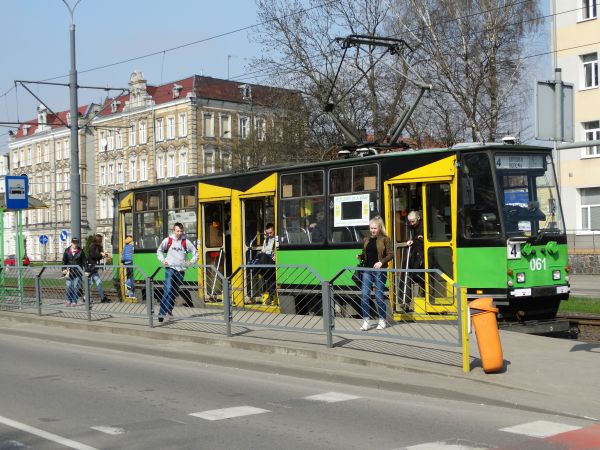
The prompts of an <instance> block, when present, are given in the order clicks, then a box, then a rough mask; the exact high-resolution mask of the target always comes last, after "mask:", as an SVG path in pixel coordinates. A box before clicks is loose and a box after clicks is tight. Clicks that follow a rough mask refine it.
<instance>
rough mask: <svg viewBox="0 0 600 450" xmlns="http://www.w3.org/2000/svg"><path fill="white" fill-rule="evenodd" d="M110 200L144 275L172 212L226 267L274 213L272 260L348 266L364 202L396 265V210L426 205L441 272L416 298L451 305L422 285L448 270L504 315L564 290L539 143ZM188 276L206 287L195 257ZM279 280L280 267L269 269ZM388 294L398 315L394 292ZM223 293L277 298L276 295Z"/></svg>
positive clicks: (303, 170)
mask: <svg viewBox="0 0 600 450" xmlns="http://www.w3.org/2000/svg"><path fill="white" fill-rule="evenodd" d="M367 154H368V156H359V155H367ZM117 203H118V212H119V214H118V215H116V219H115V220H116V221H117V223H116V226H115V232H116V237H117V238H118V249H119V251H120V249H122V247H123V241H124V238H125V236H126V235H127V234H131V235H133V237H134V242H135V246H136V253H135V264H136V265H139V267H141V268H142V269H143V271H144V272H145V273H147V274H152V273H154V272H155V270H156V268H157V267H158V261H157V259H156V255H155V252H156V248H157V246H158V245H159V243H160V240H161V239H162V238H163V237H164V236H166V235H167V234H168V233H169V231H170V229H171V228H172V225H173V223H174V222H182V223H183V224H184V226H185V229H186V233H187V237H188V239H192V240H193V241H194V242H197V246H198V249H199V253H200V263H202V264H207V265H213V266H215V267H217V268H218V270H219V271H220V272H221V273H222V274H223V275H224V276H226V277H227V276H230V275H231V274H232V273H234V272H235V271H236V269H237V268H238V267H240V265H244V264H250V263H251V261H252V260H253V258H254V256H255V255H256V252H257V251H258V250H259V249H260V246H261V244H262V232H263V229H264V226H265V224H267V223H269V222H273V223H275V225H276V231H277V234H278V236H279V249H278V252H277V265H295V264H303V265H309V266H311V267H313V268H314V270H315V271H316V272H318V273H319V274H320V275H321V277H323V278H324V279H331V278H332V277H334V276H335V274H336V273H338V272H339V270H340V269H341V268H342V267H344V266H354V265H356V254H357V250H358V249H359V248H360V246H361V243H362V240H363V238H364V236H366V235H367V234H368V222H369V220H370V218H372V217H373V216H375V215H380V216H381V217H382V218H383V219H384V221H385V224H386V228H387V230H388V234H389V235H390V238H391V239H392V242H393V243H394V248H395V256H396V257H395V259H394V262H393V266H394V267H396V268H403V267H404V266H405V259H406V256H405V255H404V252H405V249H406V246H405V244H404V243H405V242H406V241H407V240H408V238H409V237H408V230H409V226H408V222H407V215H408V212H409V211H412V210H415V211H420V212H421V216H422V218H423V227H424V250H425V252H424V253H425V269H433V268H436V269H439V270H440V271H441V272H443V273H444V274H445V275H446V276H447V277H446V278H444V277H438V275H435V274H433V273H425V274H424V277H425V283H424V290H423V292H421V293H420V296H418V297H415V298H414V299H413V301H414V302H417V307H416V308H415V309H416V310H417V309H418V310H419V311H425V312H429V313H432V314H436V313H439V314H447V313H448V312H449V311H450V312H451V311H452V310H453V308H455V307H456V305H455V304H454V302H455V299H454V297H452V296H450V295H449V296H447V297H444V295H443V294H442V295H440V292H443V290H441V291H440V290H439V289H435V290H433V289H429V286H431V285H433V284H435V283H438V284H439V283H447V279H450V280H452V281H453V282H454V283H457V284H458V285H460V286H462V287H465V288H466V292H467V296H468V298H469V299H473V298H476V297H482V296H486V297H492V298H493V299H494V302H495V304H496V306H497V307H498V308H500V317H502V318H504V319H506V320H527V319H540V318H553V317H554V316H555V315H556V312H557V309H558V307H559V304H560V301H561V300H565V299H567V298H568V296H569V277H568V270H569V268H568V265H567V264H568V263H567V245H566V234H565V226H564V222H563V217H562V210H561V204H560V199H559V196H558V189H557V184H556V177H555V173H554V168H553V162H552V157H551V150H550V149H548V148H543V147H533V146H521V145H504V144H487V145H481V144H469V145H462V146H455V147H453V148H446V149H435V150H407V151H402V152H389V153H378V154H377V152H376V151H373V149H370V150H369V149H365V150H364V151H362V152H361V151H360V150H358V151H356V152H354V153H353V154H351V155H350V156H349V157H344V158H340V159H336V160H333V161H326V162H319V163H310V164H297V165H285V166H278V167H265V168H261V169H256V170H253V171H247V172H244V173H224V174H217V175H206V176H201V177H194V178H192V177H188V178H185V179H181V180H174V181H171V182H169V183H167V184H162V185H153V186H148V187H143V188H138V189H134V190H130V191H124V192H119V193H118V194H117ZM317 230H318V232H317ZM115 245H117V242H116V240H115ZM188 272H190V271H188ZM186 277H187V278H186V279H189V280H193V281H195V282H197V283H198V285H199V286H198V287H199V289H203V290H204V293H205V294H207V290H208V289H209V288H210V285H211V284H212V285H213V286H214V282H212V283H211V282H209V280H206V274H205V273H202V271H201V270H199V272H198V273H188V274H187V275H186ZM436 277H438V278H440V279H434V278H436ZM442 278H444V279H445V280H446V281H444V280H442ZM277 283H278V285H282V284H284V283H285V280H284V279H283V278H279V277H278V280H277ZM208 294H210V293H208ZM244 295H245V294H244ZM205 298H207V301H208V302H210V301H214V302H219V301H220V299H219V298H218V296H211V295H205ZM295 302H296V305H295V311H296V312H297V313H301V314H302V313H319V311H318V310H315V309H314V308H316V307H318V306H315V305H306V304H303V298H302V296H301V295H299V296H298V297H297V298H296V300H295ZM390 302H391V303H392V305H391V306H392V309H393V310H394V312H395V314H398V315H401V314H404V316H403V317H404V318H406V314H407V313H406V312H404V311H403V310H401V307H400V302H399V301H398V299H394V298H390ZM234 303H235V304H236V305H237V306H241V307H252V308H256V309H262V310H266V311H272V312H273V313H277V312H279V311H280V306H279V305H277V304H276V303H275V304H271V305H265V304H261V303H253V302H249V301H248V299H244V298H234ZM408 315H409V316H410V313H409V314H408ZM416 318H417V317H416V315H415V319H416Z"/></svg>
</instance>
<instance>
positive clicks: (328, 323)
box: [321, 281, 335, 348]
mask: <svg viewBox="0 0 600 450" xmlns="http://www.w3.org/2000/svg"><path fill="white" fill-rule="evenodd" d="M321 297H322V300H323V328H324V330H325V335H326V336H327V348H332V347H333V336H332V330H333V317H334V316H335V314H332V311H331V309H332V301H331V288H330V285H329V282H328V281H323V282H322V283H321Z"/></svg>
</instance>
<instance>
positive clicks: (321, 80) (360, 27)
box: [253, 0, 406, 155]
mask: <svg viewBox="0 0 600 450" xmlns="http://www.w3.org/2000/svg"><path fill="white" fill-rule="evenodd" d="M256 4H257V9H258V14H259V18H260V20H261V22H262V23H263V25H262V27H260V29H258V30H257V31H256V32H255V33H254V34H253V39H254V40H255V41H257V42H259V43H260V44H262V47H263V50H264V54H263V56H262V57H261V58H259V59H257V60H256V61H255V67H256V68H260V69H261V70H262V71H264V73H266V74H268V75H270V77H269V78H270V80H272V81H273V80H274V81H276V82H277V83H278V85H279V86H285V87H293V88H294V89H298V90H299V91H301V92H302V93H303V94H304V95H305V101H306V104H307V106H308V107H309V108H310V111H311V116H310V119H309V125H310V126H309V128H310V129H311V130H313V131H314V133H313V134H312V140H311V144H312V146H316V147H318V148H319V150H320V151H321V154H322V155H326V154H327V153H328V150H330V149H331V148H332V146H334V144H335V143H339V142H340V141H341V140H342V139H341V136H340V134H339V132H338V131H337V130H335V129H334V128H333V127H332V125H331V122H330V121H329V120H328V119H326V118H325V117H324V116H323V114H322V111H323V104H324V102H325V100H326V98H327V95H328V93H329V92H330V90H331V88H332V86H333V81H334V78H336V74H337V81H336V83H335V84H336V86H335V89H334V91H333V93H332V99H333V101H334V103H335V104H336V109H335V110H334V113H335V114H336V115H337V117H338V118H339V120H341V121H342V122H343V123H345V124H346V125H347V126H349V127H353V128H354V129H353V132H354V134H357V135H361V136H362V137H364V138H366V136H367V135H372V136H374V138H375V139H376V140H379V141H381V142H382V141H383V140H384V139H385V137H386V134H387V131H388V130H389V129H390V127H391V126H392V124H393V123H394V122H395V119H396V116H397V114H398V110H399V108H401V107H402V106H403V96H402V92H403V89H404V86H405V84H406V76H405V74H404V75H403V74H402V72H403V71H405V67H404V64H405V62H404V61H403V60H402V59H400V58H398V56H389V55H386V56H384V60H386V61H387V63H388V64H390V65H392V66H394V67H395V68H396V71H393V70H389V69H387V68H382V66H379V65H376V64H375V62H376V61H377V60H378V59H379V58H380V57H382V49H380V48H376V47H366V48H364V47H361V49H360V50H359V49H352V48H351V49H348V50H347V51H348V55H349V56H351V58H350V61H349V63H348V64H345V65H344V66H342V67H341V68H340V70H339V73H338V66H339V62H340V60H341V58H342V54H343V51H344V50H343V49H342V48H341V47H340V45H339V44H338V43H336V41H335V38H338V37H343V36H346V35H350V34H354V35H365V36H378V35H385V29H386V26H387V24H388V22H389V18H390V7H391V2H390V1H388V0H360V1H356V0H338V1H336V2H324V1H323V0H308V1H300V0H256ZM398 69H399V71H400V74H399V73H398ZM359 80H361V81H359Z"/></svg>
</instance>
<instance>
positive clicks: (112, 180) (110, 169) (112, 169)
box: [108, 164, 115, 184]
mask: <svg viewBox="0 0 600 450" xmlns="http://www.w3.org/2000/svg"><path fill="white" fill-rule="evenodd" d="M108 184H115V165H114V164H109V165H108Z"/></svg>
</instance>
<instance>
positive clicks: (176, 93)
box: [173, 83, 183, 98]
mask: <svg viewBox="0 0 600 450" xmlns="http://www.w3.org/2000/svg"><path fill="white" fill-rule="evenodd" d="M182 89H183V86H181V85H180V84H177V83H175V84H173V98H179V95H180V94H181V90H182Z"/></svg>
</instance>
